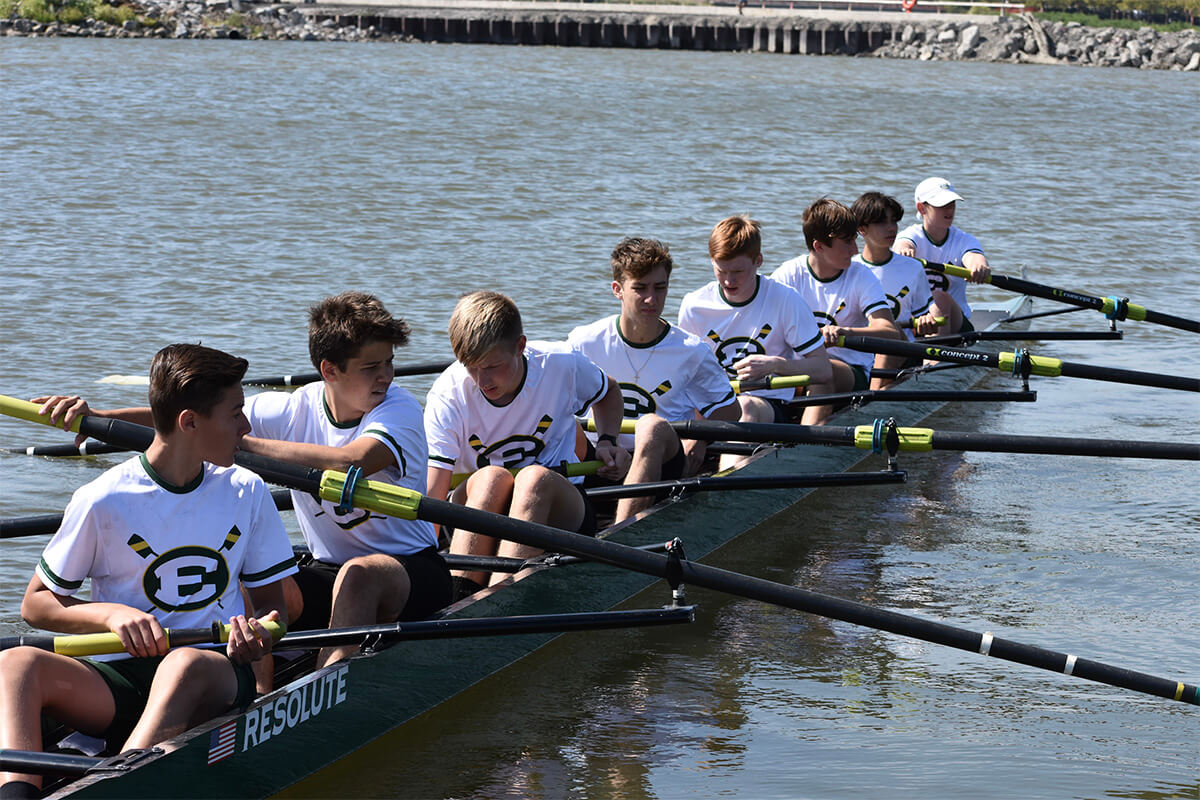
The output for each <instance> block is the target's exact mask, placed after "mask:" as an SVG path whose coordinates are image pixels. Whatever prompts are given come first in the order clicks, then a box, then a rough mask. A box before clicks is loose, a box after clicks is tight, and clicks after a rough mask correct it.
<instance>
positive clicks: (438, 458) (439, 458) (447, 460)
mask: <svg viewBox="0 0 1200 800" xmlns="http://www.w3.org/2000/svg"><path fill="white" fill-rule="evenodd" d="M429 460H430V461H438V462H440V463H442V464H449V465H450V466H452V467H453V466H454V459H453V458H446V457H444V456H435V455H430V456H429Z"/></svg>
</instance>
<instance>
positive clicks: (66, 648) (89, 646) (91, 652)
mask: <svg viewBox="0 0 1200 800" xmlns="http://www.w3.org/2000/svg"><path fill="white" fill-rule="evenodd" d="M261 624H262V626H263V627H264V628H266V629H267V633H269V634H271V638H272V639H274V640H275V641H279V640H280V638H282V637H283V635H284V634H285V633H287V626H286V625H284V624H282V623H280V622H272V621H269V620H267V621H263V622H262V623H261ZM166 634H167V646H168V647H185V646H187V645H194V644H222V643H224V642H228V641H229V626H228V625H223V624H221V623H218V622H214V623H213V626H212V628H211V629H209V628H195V629H193V628H185V629H177V630H172V629H170V628H167V629H166ZM54 652H56V653H58V654H59V655H64V656H74V657H76V658H78V657H81V656H102V655H110V654H113V653H124V652H125V646H124V645H123V644H121V640H120V638H119V637H118V636H117V635H116V634H115V633H81V634H77V635H74V636H55V637H54Z"/></svg>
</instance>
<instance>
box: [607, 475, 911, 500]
mask: <svg viewBox="0 0 1200 800" xmlns="http://www.w3.org/2000/svg"><path fill="white" fill-rule="evenodd" d="M906 478H907V473H905V472H903V471H899V470H887V471H882V472H814V473H809V474H797V475H753V476H752V475H716V476H705V477H700V476H697V477H694V478H679V479H677V480H671V481H652V482H650V483H631V484H629V485H627V486H620V485H617V486H597V487H595V488H592V489H587V490H586V491H587V495H588V497H591V498H593V499H598V500H616V499H619V498H622V497H645V496H646V495H652V494H658V493H659V492H726V491H737V490H746V489H803V488H809V487H813V488H816V487H821V486H870V485H876V484H880V483H904V481H905V479H906Z"/></svg>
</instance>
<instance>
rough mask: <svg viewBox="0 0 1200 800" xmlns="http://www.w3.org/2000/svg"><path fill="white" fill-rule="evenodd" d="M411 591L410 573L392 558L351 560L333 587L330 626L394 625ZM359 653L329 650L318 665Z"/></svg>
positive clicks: (350, 649)
mask: <svg viewBox="0 0 1200 800" xmlns="http://www.w3.org/2000/svg"><path fill="white" fill-rule="evenodd" d="M411 588H412V585H411V584H410V583H409V579H408V573H407V572H406V571H405V570H404V567H403V565H401V563H400V562H399V561H397V560H396V559H394V558H392V557H391V556H387V555H382V554H379V555H370V556H359V557H358V558H352V559H350V560H349V561H347V562H346V563H345V564H343V565H342V568H341V569H340V570H339V571H338V576H337V580H336V581H335V582H334V584H333V613H332V614H331V615H330V619H329V627H331V628H346V627H350V626H353V625H374V624H375V623H377V622H394V621H395V620H396V619H399V617H400V612H401V611H403V610H404V605H405V604H406V603H407V602H408V594H409V590H410V589H411ZM356 652H358V646H357V645H347V646H344V647H327V648H325V649H324V650H322V651H321V652H320V654H319V655H318V656H317V666H318V667H323V666H325V665H327V664H331V663H333V662H334V661H341V660H342V659H343V658H349V657H350V656H351V655H353V654H354V653H356Z"/></svg>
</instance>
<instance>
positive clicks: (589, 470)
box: [450, 461, 603, 489]
mask: <svg viewBox="0 0 1200 800" xmlns="http://www.w3.org/2000/svg"><path fill="white" fill-rule="evenodd" d="M601 466H603V465H602V464H601V463H600V462H599V461H580V462H578V463H575V464H566V465H564V466H561V467H546V469H549V470H552V471H554V472H557V473H558V474H559V475H566V476H567V477H568V478H578V477H580V476H581V475H595V474H596V471H597V470H599V469H600V467H601ZM523 469H525V468H524V467H512V468H511V469H509V472H511V473H512V474H513V475H516V474H517V473H518V472H520V471H521V470H523ZM474 474H475V473H473V472H456V473H454V475H453V477H451V478H450V488H452V489H453V488H454V487H456V486H458V485H459V484H460V483H462V482H463V481H465V480H466V479H467V478H469V477H471V476H472V475H474Z"/></svg>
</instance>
